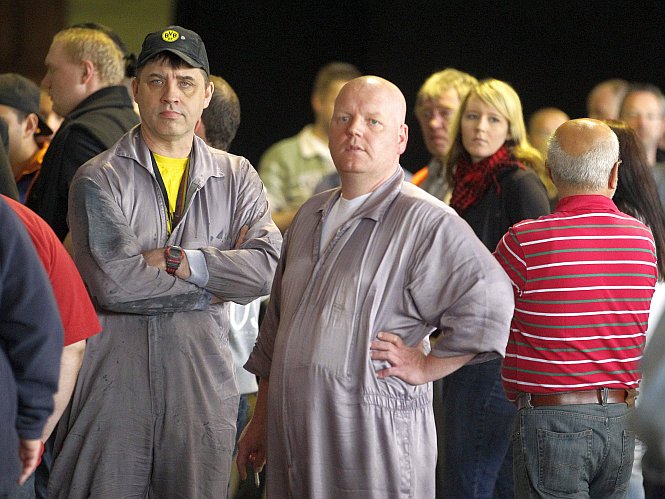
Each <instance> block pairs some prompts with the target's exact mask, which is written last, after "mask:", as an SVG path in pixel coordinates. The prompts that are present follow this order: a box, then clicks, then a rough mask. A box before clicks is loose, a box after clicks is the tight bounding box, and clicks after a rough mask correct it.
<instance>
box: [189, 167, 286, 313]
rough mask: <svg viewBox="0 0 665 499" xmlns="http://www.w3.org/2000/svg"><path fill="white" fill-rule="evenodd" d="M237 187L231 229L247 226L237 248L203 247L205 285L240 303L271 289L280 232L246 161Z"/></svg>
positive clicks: (277, 255) (280, 240)
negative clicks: (206, 279)
mask: <svg viewBox="0 0 665 499" xmlns="http://www.w3.org/2000/svg"><path fill="white" fill-rule="evenodd" d="M242 168H243V170H242V176H241V179H240V181H239V187H238V190H237V194H236V195H237V196H238V202H237V205H236V211H235V213H234V215H233V220H234V222H233V231H234V232H233V233H234V234H239V233H240V230H241V228H242V227H243V226H247V227H248V228H249V230H248V232H247V234H246V235H245V238H244V243H243V244H242V245H241V246H240V247H239V248H238V249H232V250H220V249H217V248H214V247H206V248H202V251H203V253H204V255H205V260H206V264H207V267H208V273H209V279H208V282H207V284H206V285H205V288H206V289H207V290H208V291H209V292H210V293H212V294H214V295H215V296H217V297H219V298H221V299H223V300H225V301H233V302H236V303H239V304H241V305H244V304H247V303H250V302H251V301H253V300H255V299H256V298H259V297H261V296H265V295H267V294H268V292H269V291H270V285H271V283H272V278H273V274H274V272H275V266H276V265H277V259H278V257H279V251H280V248H281V245H282V236H281V233H280V232H279V229H278V228H277V226H276V225H275V224H274V223H273V221H272V218H271V216H270V209H269V206H268V201H267V199H266V195H265V189H264V188H263V184H262V183H261V180H260V179H259V176H258V175H257V173H256V171H255V170H254V168H253V167H252V166H251V164H249V162H247V161H245V162H244V163H243V166H242Z"/></svg>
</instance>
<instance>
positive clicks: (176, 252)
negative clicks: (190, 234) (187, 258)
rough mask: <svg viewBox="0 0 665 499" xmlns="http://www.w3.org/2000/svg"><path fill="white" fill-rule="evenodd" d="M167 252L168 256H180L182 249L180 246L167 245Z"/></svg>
mask: <svg viewBox="0 0 665 499" xmlns="http://www.w3.org/2000/svg"><path fill="white" fill-rule="evenodd" d="M167 252H168V256H169V258H182V254H183V249H182V248H181V247H180V246H169V247H168V248H167Z"/></svg>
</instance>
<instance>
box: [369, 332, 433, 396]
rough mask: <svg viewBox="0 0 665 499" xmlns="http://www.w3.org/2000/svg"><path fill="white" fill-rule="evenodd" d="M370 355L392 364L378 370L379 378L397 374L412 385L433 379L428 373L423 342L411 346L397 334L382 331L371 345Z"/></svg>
mask: <svg viewBox="0 0 665 499" xmlns="http://www.w3.org/2000/svg"><path fill="white" fill-rule="evenodd" d="M370 356H371V358H372V360H385V361H388V363H389V364H390V366H391V367H388V368H386V369H382V370H381V371H378V372H377V373H376V375H377V376H378V377H379V378H387V377H388V376H396V377H397V378H399V379H401V380H402V381H405V382H406V383H409V384H410V385H422V384H424V383H427V382H428V381H431V380H430V379H428V377H427V375H426V365H427V356H426V355H425V353H424V352H423V349H422V344H421V345H419V346H418V347H409V346H407V345H406V344H405V343H404V341H403V340H402V338H400V337H399V336H397V335H396V334H393V333H386V332H380V333H379V334H378V335H377V339H376V340H374V341H373V342H372V343H371V345H370Z"/></svg>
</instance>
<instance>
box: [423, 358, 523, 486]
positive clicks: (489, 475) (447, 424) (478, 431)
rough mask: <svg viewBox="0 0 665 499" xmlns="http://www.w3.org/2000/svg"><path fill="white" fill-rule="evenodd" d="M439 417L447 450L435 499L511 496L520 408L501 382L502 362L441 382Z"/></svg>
mask: <svg viewBox="0 0 665 499" xmlns="http://www.w3.org/2000/svg"><path fill="white" fill-rule="evenodd" d="M441 395H442V409H441V410H440V411H437V412H438V414H435V418H436V422H437V438H438V439H439V441H440V448H442V449H443V452H442V454H440V455H439V462H438V463H437V475H438V476H437V482H436V485H437V490H436V497H437V499H443V498H445V499H453V498H459V499H470V498H473V499H480V498H483V499H492V498H511V499H512V498H513V478H512V457H511V453H510V452H509V449H510V436H511V434H512V428H513V423H514V420H515V414H516V413H517V410H516V409H515V406H514V405H513V404H512V403H511V402H510V401H509V400H508V399H507V398H506V395H505V394H504V392H503V386H502V383H501V359H494V360H491V361H488V362H483V363H481V364H473V365H468V366H464V367H462V368H461V369H459V370H457V371H455V372H454V373H452V374H451V375H449V376H447V377H445V378H443V380H442V381H441Z"/></svg>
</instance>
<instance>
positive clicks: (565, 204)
mask: <svg viewBox="0 0 665 499" xmlns="http://www.w3.org/2000/svg"><path fill="white" fill-rule="evenodd" d="M595 210H599V211H612V212H616V213H621V211H620V210H619V208H617V206H616V205H615V204H614V201H612V200H611V199H610V198H608V197H607V196H603V195H602V194H578V195H575V196H566V197H565V198H563V199H561V200H560V201H559V203H558V204H557V205H556V209H555V210H554V211H555V212H557V211H595Z"/></svg>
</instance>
